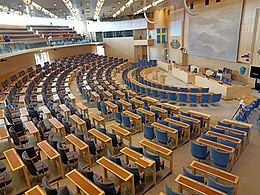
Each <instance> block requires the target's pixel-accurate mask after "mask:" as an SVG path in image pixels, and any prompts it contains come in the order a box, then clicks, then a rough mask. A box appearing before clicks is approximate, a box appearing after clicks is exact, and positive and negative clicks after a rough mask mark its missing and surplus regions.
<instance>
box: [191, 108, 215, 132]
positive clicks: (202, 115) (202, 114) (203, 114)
mask: <svg viewBox="0 0 260 195" xmlns="http://www.w3.org/2000/svg"><path fill="white" fill-rule="evenodd" d="M187 113H189V114H191V115H194V116H199V117H202V118H203V122H204V123H206V124H207V130H209V126H210V119H211V115H209V114H205V113H202V112H198V111H194V110H189V111H188V112H187Z"/></svg>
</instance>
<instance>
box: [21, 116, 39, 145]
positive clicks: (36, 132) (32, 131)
mask: <svg viewBox="0 0 260 195" xmlns="http://www.w3.org/2000/svg"><path fill="white" fill-rule="evenodd" d="M24 126H25V128H26V129H27V130H28V131H29V133H30V134H32V135H35V137H36V139H37V142H40V141H41V136H40V132H39V130H38V129H37V127H36V126H35V125H34V123H33V122H32V121H28V122H26V123H25V124H24Z"/></svg>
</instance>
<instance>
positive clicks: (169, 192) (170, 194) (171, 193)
mask: <svg viewBox="0 0 260 195" xmlns="http://www.w3.org/2000/svg"><path fill="white" fill-rule="evenodd" d="M165 191H166V195H184V194H180V193H178V192H174V191H172V189H171V188H170V187H169V186H168V185H167V184H165Z"/></svg>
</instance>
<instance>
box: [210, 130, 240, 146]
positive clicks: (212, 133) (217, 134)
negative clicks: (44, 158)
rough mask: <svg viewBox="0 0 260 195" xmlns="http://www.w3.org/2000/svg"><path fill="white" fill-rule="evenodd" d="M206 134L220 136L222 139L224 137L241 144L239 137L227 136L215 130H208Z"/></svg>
mask: <svg viewBox="0 0 260 195" xmlns="http://www.w3.org/2000/svg"><path fill="white" fill-rule="evenodd" d="M206 134H207V135H211V136H215V137H219V138H222V139H225V140H228V141H231V142H235V143H238V144H241V142H242V141H241V139H239V138H236V137H232V136H228V135H225V134H221V133H216V132H213V131H208V132H207V133H206Z"/></svg>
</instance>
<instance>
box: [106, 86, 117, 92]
mask: <svg viewBox="0 0 260 195" xmlns="http://www.w3.org/2000/svg"><path fill="white" fill-rule="evenodd" d="M107 88H108V89H110V90H112V91H116V88H115V87H114V86H113V85H108V86H107Z"/></svg>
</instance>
